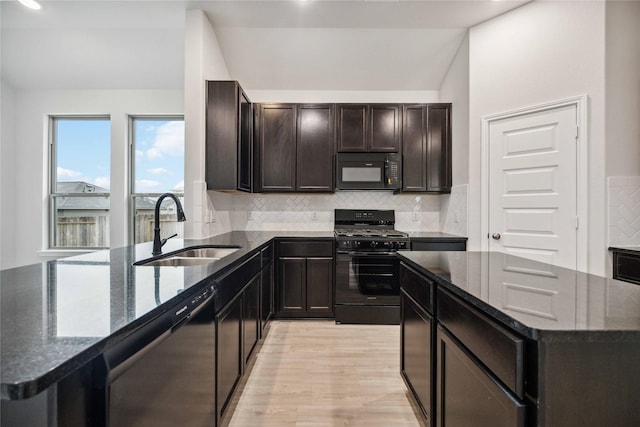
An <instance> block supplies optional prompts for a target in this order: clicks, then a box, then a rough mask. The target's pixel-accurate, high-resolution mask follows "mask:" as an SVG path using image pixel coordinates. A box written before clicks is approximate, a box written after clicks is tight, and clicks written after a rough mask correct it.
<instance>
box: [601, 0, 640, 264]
mask: <svg viewBox="0 0 640 427" xmlns="http://www.w3.org/2000/svg"><path fill="white" fill-rule="evenodd" d="M605 77H606V82H605V85H606V137H607V183H608V184H607V206H608V218H607V223H608V240H607V244H608V245H612V246H616V245H618V246H620V245H622V246H638V245H640V220H639V218H640V200H639V199H638V196H639V195H640V2H627V1H609V2H607V4H606V69H605ZM607 261H608V263H607V271H608V272H610V271H611V268H612V262H611V261H612V260H611V257H609V258H608V259H607Z"/></svg>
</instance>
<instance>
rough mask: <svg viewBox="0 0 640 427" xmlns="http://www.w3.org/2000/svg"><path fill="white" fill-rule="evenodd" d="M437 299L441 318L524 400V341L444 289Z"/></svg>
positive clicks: (461, 340)
mask: <svg viewBox="0 0 640 427" xmlns="http://www.w3.org/2000/svg"><path fill="white" fill-rule="evenodd" d="M437 298H438V303H437V306H438V308H437V310H438V321H439V322H440V323H441V324H442V325H444V326H445V327H446V328H447V329H448V330H449V331H450V332H451V333H452V334H453V335H455V337H456V338H457V339H458V340H459V341H460V342H461V343H462V344H463V345H464V346H465V347H466V348H468V349H469V351H471V352H472V353H473V355H474V356H475V357H476V358H478V360H480V361H481V362H482V363H484V364H485V366H486V367H487V368H489V369H490V370H491V372H493V374H494V375H495V376H496V377H497V378H498V379H500V381H502V382H503V383H504V384H505V386H507V387H508V388H509V389H511V391H512V392H513V393H515V394H516V395H517V396H518V397H519V398H520V399H523V398H524V379H523V372H524V340H523V339H522V338H520V337H518V336H516V335H514V334H513V333H511V332H509V331H508V330H506V329H504V328H503V327H501V326H500V325H498V324H497V323H495V322H494V321H492V320H490V319H489V318H488V317H486V316H485V315H483V314H481V313H480V312H479V311H477V310H475V309H474V308H472V307H471V306H469V305H468V304H466V303H464V302H462V301H461V300H460V299H458V298H457V297H456V296H454V295H452V294H451V293H449V292H447V291H445V290H443V289H440V288H439V289H438V294H437Z"/></svg>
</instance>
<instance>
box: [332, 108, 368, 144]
mask: <svg viewBox="0 0 640 427" xmlns="http://www.w3.org/2000/svg"><path fill="white" fill-rule="evenodd" d="M336 108H337V109H338V114H337V125H338V132H337V138H338V151H340V152H344V151H346V152H349V151H367V118H368V117H369V106H368V105H338V106H337V107H336Z"/></svg>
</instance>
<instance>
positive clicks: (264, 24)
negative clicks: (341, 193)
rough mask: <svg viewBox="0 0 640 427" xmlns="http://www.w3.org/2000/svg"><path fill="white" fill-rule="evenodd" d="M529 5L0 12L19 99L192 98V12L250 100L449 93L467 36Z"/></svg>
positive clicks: (87, 7) (0, 55) (147, 5)
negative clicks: (158, 92) (37, 95)
mask: <svg viewBox="0 0 640 427" xmlns="http://www.w3.org/2000/svg"><path fill="white" fill-rule="evenodd" d="M526 2H527V1H525V0H520V1H488V0H468V1H462V0H442V1H435V0H434V1H431V0H396V1H393V0H389V1H386V0H359V1H339V0H306V1H303V0H291V1H270V0H263V1H244V0H227V1H146V0H140V1H100V0H83V1H55V0H49V1H45V0H42V1H41V3H42V4H43V6H44V7H43V10H41V11H37V12H36V11H31V10H28V9H25V8H24V7H22V6H21V5H19V4H18V3H17V2H15V1H2V2H1V3H0V20H1V21H0V22H1V24H2V29H1V40H0V42H1V50H0V61H1V72H2V73H3V74H2V76H3V79H5V80H6V81H7V82H9V83H10V84H12V85H13V86H15V87H18V88H42V89H181V88H182V87H183V84H184V55H185V49H184V25H185V10H187V9H201V10H203V11H204V12H205V14H206V15H207V17H208V18H209V20H210V21H211V24H212V26H213V28H214V30H215V32H216V35H217V37H218V40H219V43H220V48H221V50H222V53H223V55H224V57H225V61H226V64H227V67H228V69H229V72H230V74H231V76H232V77H233V78H234V79H237V80H239V81H240V82H242V85H243V86H244V87H245V88H246V89H249V90H370V91H377V90H438V89H439V88H440V85H441V83H442V80H443V78H444V76H445V75H446V72H447V70H448V68H449V66H450V64H451V61H452V60H453V58H454V56H455V54H456V52H457V49H458V47H459V45H460V43H461V42H462V40H463V39H464V36H465V34H466V31H467V30H468V28H470V27H472V26H474V25H476V24H478V23H480V22H483V21H486V20H488V19H491V18H493V17H495V16H497V15H499V14H502V13H504V12H506V11H508V10H511V9H513V8H516V7H518V6H520V5H522V4H524V3H526Z"/></svg>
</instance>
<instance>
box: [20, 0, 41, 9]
mask: <svg viewBox="0 0 640 427" xmlns="http://www.w3.org/2000/svg"><path fill="white" fill-rule="evenodd" d="M18 1H19V2H20V4H21V5H23V6H25V7H28V8H29V9H34V10H40V9H42V6H40V3H38V2H37V1H36V0H18Z"/></svg>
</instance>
